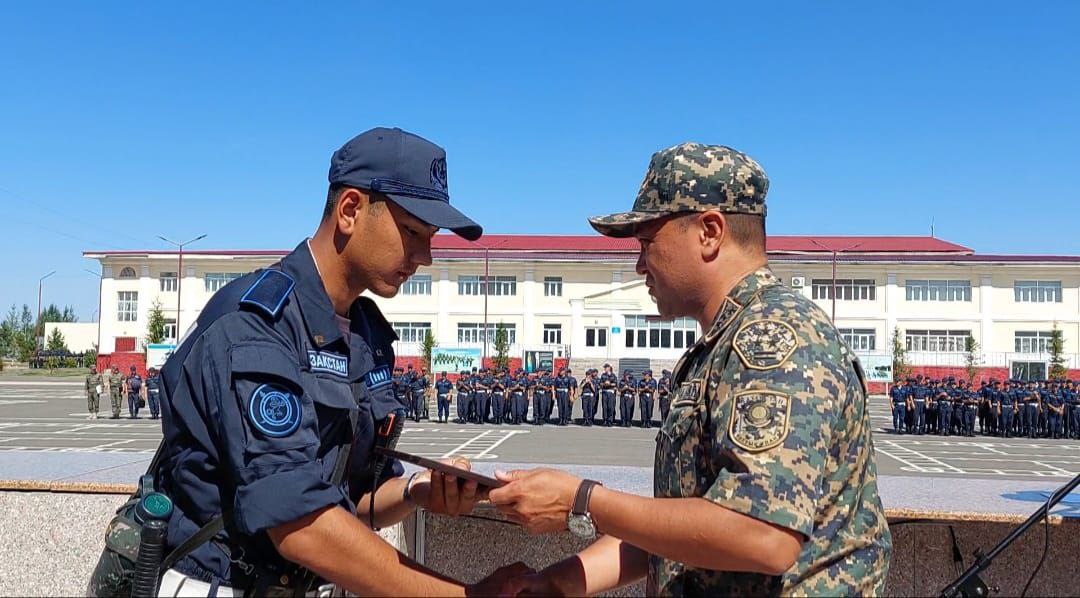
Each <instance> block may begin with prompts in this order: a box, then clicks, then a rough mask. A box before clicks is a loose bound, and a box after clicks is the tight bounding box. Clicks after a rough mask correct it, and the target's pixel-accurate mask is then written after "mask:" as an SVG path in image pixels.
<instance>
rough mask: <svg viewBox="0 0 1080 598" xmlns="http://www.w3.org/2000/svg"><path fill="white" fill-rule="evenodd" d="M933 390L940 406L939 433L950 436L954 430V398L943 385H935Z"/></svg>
mask: <svg viewBox="0 0 1080 598" xmlns="http://www.w3.org/2000/svg"><path fill="white" fill-rule="evenodd" d="M931 392H932V395H931V396H933V398H934V402H935V403H937V406H938V435H939V436H948V435H949V434H950V433H951V432H952V419H953V404H952V398H951V397H950V396H949V393H948V392H946V390H945V388H944V387H942V386H941V385H935V386H934V387H933V389H932V391H931Z"/></svg>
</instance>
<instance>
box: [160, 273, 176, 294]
mask: <svg viewBox="0 0 1080 598" xmlns="http://www.w3.org/2000/svg"><path fill="white" fill-rule="evenodd" d="M158 280H160V281H161V292H162V293H175V292H176V288H177V285H176V282H177V281H176V272H162V273H161V274H160V275H159V276H158Z"/></svg>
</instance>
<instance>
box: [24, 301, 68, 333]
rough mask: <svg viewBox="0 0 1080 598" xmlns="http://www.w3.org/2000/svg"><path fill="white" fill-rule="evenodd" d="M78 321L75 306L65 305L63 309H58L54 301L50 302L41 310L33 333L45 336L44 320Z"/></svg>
mask: <svg viewBox="0 0 1080 598" xmlns="http://www.w3.org/2000/svg"><path fill="white" fill-rule="evenodd" d="M78 321H79V318H78V317H76V316H75V308H73V307H71V306H70V305H66V306H64V309H60V308H59V307H57V306H56V304H55V303H50V304H49V305H48V306H46V307H45V309H43V310H41V317H39V318H38V321H37V325H36V326H35V327H34V335H35V336H38V337H41V336H45V323H46V322H78Z"/></svg>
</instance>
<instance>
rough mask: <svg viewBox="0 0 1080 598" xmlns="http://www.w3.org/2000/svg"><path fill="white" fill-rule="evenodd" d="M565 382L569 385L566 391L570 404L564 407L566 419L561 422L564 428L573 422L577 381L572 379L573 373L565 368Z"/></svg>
mask: <svg viewBox="0 0 1080 598" xmlns="http://www.w3.org/2000/svg"><path fill="white" fill-rule="evenodd" d="M566 382H567V384H569V387H568V388H567V390H568V391H569V398H570V404H569V405H567V406H566V419H565V420H564V422H563V425H564V426H565V425H566V424H569V423H570V422H572V421H574V403H575V402H576V401H577V398H578V380H577V378H575V377H574V371H573V370H571V369H570V368H566Z"/></svg>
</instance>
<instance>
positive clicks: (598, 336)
mask: <svg viewBox="0 0 1080 598" xmlns="http://www.w3.org/2000/svg"><path fill="white" fill-rule="evenodd" d="M585 346H586V347H606V346H607V327H590V328H586V329H585Z"/></svg>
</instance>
